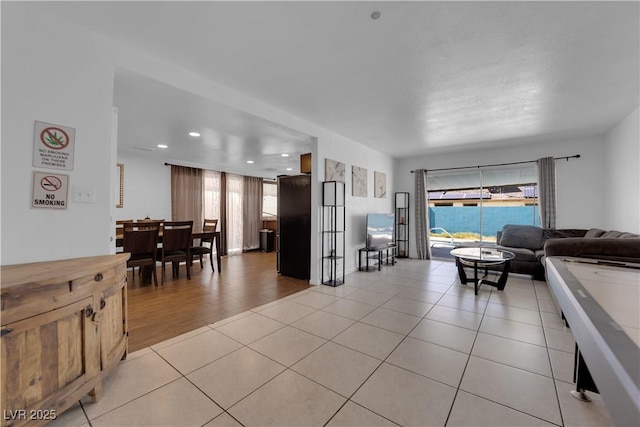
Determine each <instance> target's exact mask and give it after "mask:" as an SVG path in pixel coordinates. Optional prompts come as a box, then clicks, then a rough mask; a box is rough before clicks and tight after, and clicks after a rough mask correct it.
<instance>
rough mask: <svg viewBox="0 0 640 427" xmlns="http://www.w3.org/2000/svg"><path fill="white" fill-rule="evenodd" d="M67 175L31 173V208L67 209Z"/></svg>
mask: <svg viewBox="0 0 640 427" xmlns="http://www.w3.org/2000/svg"><path fill="white" fill-rule="evenodd" d="M68 196H69V175H60V174H54V173H48V172H33V191H32V193H31V207H33V208H49V209H67V203H68Z"/></svg>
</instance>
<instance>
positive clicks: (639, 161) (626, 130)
mask: <svg viewBox="0 0 640 427" xmlns="http://www.w3.org/2000/svg"><path fill="white" fill-rule="evenodd" d="M639 110H640V109H638V108H636V109H635V111H633V112H632V113H631V114H629V116H627V117H626V118H625V119H624V120H623V121H622V122H621V123H620V124H618V125H617V126H616V127H614V128H613V129H612V130H611V132H609V133H608V134H607V136H606V144H605V170H606V174H607V179H606V182H605V194H604V196H605V199H604V200H605V203H604V206H605V218H604V219H605V220H604V224H605V228H606V229H611V230H620V231H629V232H632V233H640V112H639Z"/></svg>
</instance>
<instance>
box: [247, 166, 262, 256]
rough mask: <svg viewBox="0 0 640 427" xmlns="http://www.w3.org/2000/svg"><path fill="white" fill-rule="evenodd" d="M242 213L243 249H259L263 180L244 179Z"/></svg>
mask: <svg viewBox="0 0 640 427" xmlns="http://www.w3.org/2000/svg"><path fill="white" fill-rule="evenodd" d="M242 211H243V217H244V221H243V223H242V227H243V230H242V236H243V249H244V250H245V251H246V250H251V249H257V248H258V247H260V233H259V230H260V229H261V228H262V178H256V177H253V176H245V177H244V188H243V195H242Z"/></svg>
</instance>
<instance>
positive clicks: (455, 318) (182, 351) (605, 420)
mask: <svg viewBox="0 0 640 427" xmlns="http://www.w3.org/2000/svg"><path fill="white" fill-rule="evenodd" d="M573 346H574V341H573V337H572V335H571V332H570V330H568V329H567V328H565V327H564V324H563V322H562V320H561V318H560V316H559V314H558V313H557V312H556V311H555V308H554V305H553V303H552V301H551V295H550V293H549V290H548V289H547V285H546V283H545V282H540V281H532V280H530V279H528V278H524V277H521V276H520V277H519V276H512V277H510V278H509V281H508V283H507V287H506V289H505V290H504V291H497V290H496V289H495V288H491V287H482V288H481V289H480V293H479V295H478V296H475V295H474V293H473V287H471V286H463V285H460V284H459V282H458V279H457V274H456V270H455V267H454V265H453V263H450V262H444V261H418V260H399V262H398V263H397V264H396V265H395V266H393V267H390V266H388V267H385V268H384V269H383V270H382V271H381V272H355V273H352V274H350V275H348V276H347V278H346V284H345V285H343V286H340V287H337V288H331V287H327V286H314V287H312V288H310V289H308V290H305V291H303V292H300V293H297V294H295V295H291V296H289V297H287V298H284V299H282V300H279V301H276V302H273V303H270V304H267V305H265V306H262V307H258V308H256V309H254V310H251V311H248V312H245V313H242V314H240V315H238V316H234V317H232V318H229V319H225V320H224V321H221V322H218V323H216V324H213V325H209V326H208V327H203V328H200V329H197V330H195V331H192V332H190V333H188V334H185V335H182V336H179V337H175V338H173V339H171V340H168V341H165V342H163V343H160V344H157V345H154V346H152V347H151V348H146V349H144V350H141V351H138V352H136V353H133V354H130V355H129V356H128V358H127V359H126V360H125V361H123V362H121V363H120V365H119V366H118V367H117V368H116V370H115V371H114V372H113V374H112V375H111V376H110V377H109V378H108V379H107V380H106V382H105V384H104V397H103V398H102V399H101V400H100V401H99V402H98V403H90V402H89V400H88V399H83V400H82V401H81V402H79V403H78V404H76V405H75V406H74V407H73V408H72V409H70V410H69V411H67V412H66V413H64V414H62V415H61V416H60V417H59V418H58V419H57V420H55V421H54V422H52V423H51V424H50V425H51V426H54V427H56V426H81V425H82V426H88V425H91V426H142V425H146V426H175V425H192V426H239V425H247V426H251V425H264V426H267V425H270V426H323V425H327V426H395V425H407V426H552V425H557V426H608V425H611V424H612V423H611V420H610V418H609V414H608V412H607V409H606V407H605V406H604V403H603V401H602V399H601V398H600V396H599V395H597V394H591V397H592V398H593V401H592V402H591V403H583V402H579V401H578V400H576V399H574V398H573V397H571V396H570V395H569V391H570V390H572V388H573V385H572V384H571V377H572V369H573V348H574V347H573Z"/></svg>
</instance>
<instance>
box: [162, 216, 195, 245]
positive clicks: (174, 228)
mask: <svg viewBox="0 0 640 427" xmlns="http://www.w3.org/2000/svg"><path fill="white" fill-rule="evenodd" d="M192 231H193V221H167V222H165V223H164V224H163V226H162V249H163V251H165V252H167V251H184V252H188V251H189V248H190V247H191V233H192Z"/></svg>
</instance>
